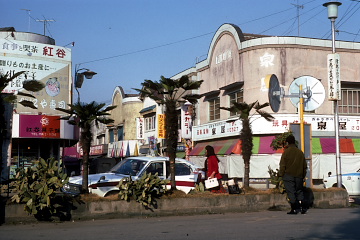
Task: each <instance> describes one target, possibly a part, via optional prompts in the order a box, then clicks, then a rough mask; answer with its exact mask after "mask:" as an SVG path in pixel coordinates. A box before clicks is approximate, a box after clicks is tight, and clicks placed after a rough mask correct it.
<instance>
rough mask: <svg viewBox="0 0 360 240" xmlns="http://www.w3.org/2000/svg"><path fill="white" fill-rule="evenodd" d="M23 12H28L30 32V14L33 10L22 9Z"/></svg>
mask: <svg viewBox="0 0 360 240" xmlns="http://www.w3.org/2000/svg"><path fill="white" fill-rule="evenodd" d="M21 10H23V11H26V12H27V14H28V16H29V26H28V32H30V18H31V17H30V12H31V10H30V9H25V8H22V9H21Z"/></svg>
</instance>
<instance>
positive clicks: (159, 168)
mask: <svg viewBox="0 0 360 240" xmlns="http://www.w3.org/2000/svg"><path fill="white" fill-rule="evenodd" d="M145 173H146V174H148V173H151V174H156V173H157V174H158V176H159V178H160V179H165V178H166V174H165V162H163V161H159V162H151V163H150V164H149V165H148V166H147V168H146V170H145Z"/></svg>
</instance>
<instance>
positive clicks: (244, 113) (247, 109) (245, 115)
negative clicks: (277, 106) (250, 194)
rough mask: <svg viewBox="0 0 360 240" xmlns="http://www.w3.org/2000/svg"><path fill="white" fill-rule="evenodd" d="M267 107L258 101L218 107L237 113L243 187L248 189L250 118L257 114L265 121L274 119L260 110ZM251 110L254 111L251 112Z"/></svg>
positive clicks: (251, 139) (250, 138) (251, 135)
mask: <svg viewBox="0 0 360 240" xmlns="http://www.w3.org/2000/svg"><path fill="white" fill-rule="evenodd" d="M267 106H269V103H264V104H259V102H258V101H255V102H253V103H250V104H247V103H246V102H240V103H238V102H233V103H232V106H231V107H230V108H226V107H220V108H221V109H224V110H227V111H230V112H232V113H239V119H240V120H241V122H242V129H241V131H240V140H241V151H242V156H243V160H244V165H245V172H244V187H245V188H248V187H249V176H250V158H251V155H252V148H253V146H254V144H253V133H252V129H251V118H252V117H253V116H254V114H256V113H257V114H259V115H260V117H263V118H265V119H266V120H267V121H271V120H273V119H274V117H273V116H272V115H271V114H269V113H267V112H265V111H263V110H262V109H263V108H265V107H267ZM252 110H255V111H253V113H251V112H252Z"/></svg>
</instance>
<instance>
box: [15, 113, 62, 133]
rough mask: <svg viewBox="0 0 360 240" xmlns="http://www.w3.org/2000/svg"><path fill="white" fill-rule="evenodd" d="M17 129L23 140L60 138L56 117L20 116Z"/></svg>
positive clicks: (58, 123) (57, 118) (58, 122)
mask: <svg viewBox="0 0 360 240" xmlns="http://www.w3.org/2000/svg"><path fill="white" fill-rule="evenodd" d="M19 128H20V133H19V134H20V137H23V138H60V120H59V117H58V116H46V115H20V124H19Z"/></svg>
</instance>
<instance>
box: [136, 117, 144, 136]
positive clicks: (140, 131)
mask: <svg viewBox="0 0 360 240" xmlns="http://www.w3.org/2000/svg"><path fill="white" fill-rule="evenodd" d="M136 138H137V139H144V118H141V117H138V118H136Z"/></svg>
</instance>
